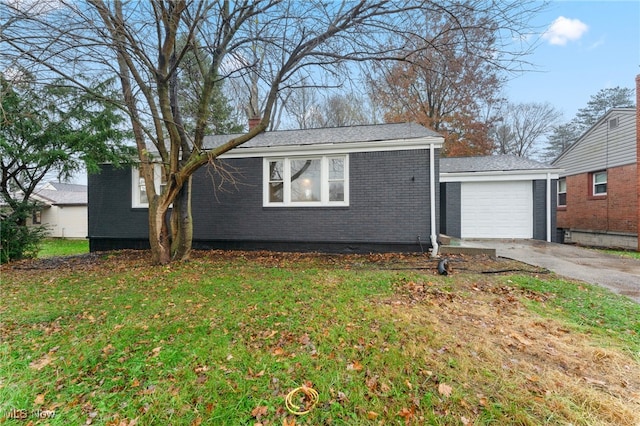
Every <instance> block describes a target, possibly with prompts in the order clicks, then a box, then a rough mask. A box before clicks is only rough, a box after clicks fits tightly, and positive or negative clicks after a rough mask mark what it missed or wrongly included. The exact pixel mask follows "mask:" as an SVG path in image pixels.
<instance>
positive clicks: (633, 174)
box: [557, 164, 638, 233]
mask: <svg viewBox="0 0 640 426" xmlns="http://www.w3.org/2000/svg"><path fill="white" fill-rule="evenodd" d="M637 177H638V172H637V165H636V164H630V165H626V166H622V167H614V168H610V169H608V170H607V195H606V196H603V197H593V196H592V195H591V194H592V191H593V189H592V182H591V178H590V176H589V173H583V174H580V175H575V176H567V207H566V209H558V213H557V220H558V228H571V229H585V230H593V231H614V232H629V233H637V232H638V178H637Z"/></svg>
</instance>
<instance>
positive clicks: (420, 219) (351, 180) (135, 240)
mask: <svg viewBox="0 0 640 426" xmlns="http://www.w3.org/2000/svg"><path fill="white" fill-rule="evenodd" d="M229 137H230V136H211V137H208V138H207V139H206V140H205V144H206V146H207V147H208V148H211V147H215V146H218V145H220V144H221V143H224V142H225V141H227V140H228V139H229ZM443 141H444V139H443V137H442V136H441V135H439V134H437V133H435V132H433V131H432V130H429V129H426V128H424V127H422V126H420V125H417V124H412V123H396V124H381V125H367V126H353V127H343V128H325V129H308V130H288V131H277V132H266V133H262V134H260V135H258V136H256V137H255V138H254V139H252V140H250V141H249V142H247V143H245V144H243V145H241V146H239V147H237V148H235V149H233V150H231V151H229V152H227V153H226V154H224V155H222V156H221V157H220V158H219V159H218V160H216V162H215V167H214V166H211V165H210V166H206V167H203V168H201V169H199V170H198V171H197V172H196V173H195V175H194V177H193V185H192V214H193V223H194V230H193V235H194V239H193V247H194V248H196V249H205V248H233V249H272V250H301V251H305V250H318V251H337V252H370V251H420V250H423V251H426V250H428V249H429V248H435V249H436V251H437V241H436V239H437V235H438V230H439V224H438V219H439V215H438V213H437V212H438V211H439V208H440V206H439V157H440V149H441V147H442V144H443ZM222 169H223V170H224V171H225V172H224V173H222V172H221V171H220V170H222ZM158 170H159V166H158ZM158 176H160V173H158ZM223 177H226V179H223ZM229 179H231V180H233V184H230V182H229V181H228V180H229ZM223 180H226V182H222V181H223ZM88 183H89V193H88V196H89V232H88V236H89V241H90V249H91V250H92V251H100V250H110V249H119V248H145V247H148V232H147V229H148V226H147V223H148V219H147V214H148V209H147V206H148V204H147V199H146V193H145V190H144V184H143V183H142V182H141V179H140V176H139V174H138V170H137V168H135V167H134V168H120V169H118V168H115V167H112V166H110V165H105V166H104V167H103V169H102V171H101V173H99V174H95V175H90V176H89V180H88ZM156 184H157V185H158V186H160V185H161V182H160V179H157V182H156Z"/></svg>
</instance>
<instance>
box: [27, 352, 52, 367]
mask: <svg viewBox="0 0 640 426" xmlns="http://www.w3.org/2000/svg"><path fill="white" fill-rule="evenodd" d="M51 362H53V358H51V355H49V354H45V355H44V356H43V357H42V358H40V359H38V360H36V361H31V362H30V363H29V367H31V368H33V369H34V370H42V369H43V368H44V367H46V366H47V365H49V364H51Z"/></svg>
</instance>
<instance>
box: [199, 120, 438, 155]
mask: <svg viewBox="0 0 640 426" xmlns="http://www.w3.org/2000/svg"><path fill="white" fill-rule="evenodd" d="M234 136H238V135H214V136H206V137H205V139H204V147H205V148H206V149H211V148H214V147H216V146H219V145H222V144H223V143H225V142H227V141H228V140H229V139H231V138H233V137H234ZM426 137H432V138H433V137H437V138H439V137H442V135H440V134H439V133H436V132H434V131H433V130H430V129H427V128H426V127H423V126H421V125H419V124H416V123H391V124H372V125H363V126H349V127H330V128H320V129H304V130H280V131H274V132H264V133H261V134H259V135H258V136H256V137H255V138H253V139H251V140H250V141H248V142H246V143H244V144H243V145H241V146H239V147H238V148H235V149H242V148H266V147H272V146H299V145H318V144H337V143H355V142H375V141H387V140H388V141H391V140H397V139H418V138H426Z"/></svg>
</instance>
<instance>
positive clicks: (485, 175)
mask: <svg viewBox="0 0 640 426" xmlns="http://www.w3.org/2000/svg"><path fill="white" fill-rule="evenodd" d="M558 173H559V169H543V170H535V171H534V170H514V171H491V172H463V173H440V182H496V181H515V180H546V179H547V174H550V175H551V179H558V176H559V174H558Z"/></svg>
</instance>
